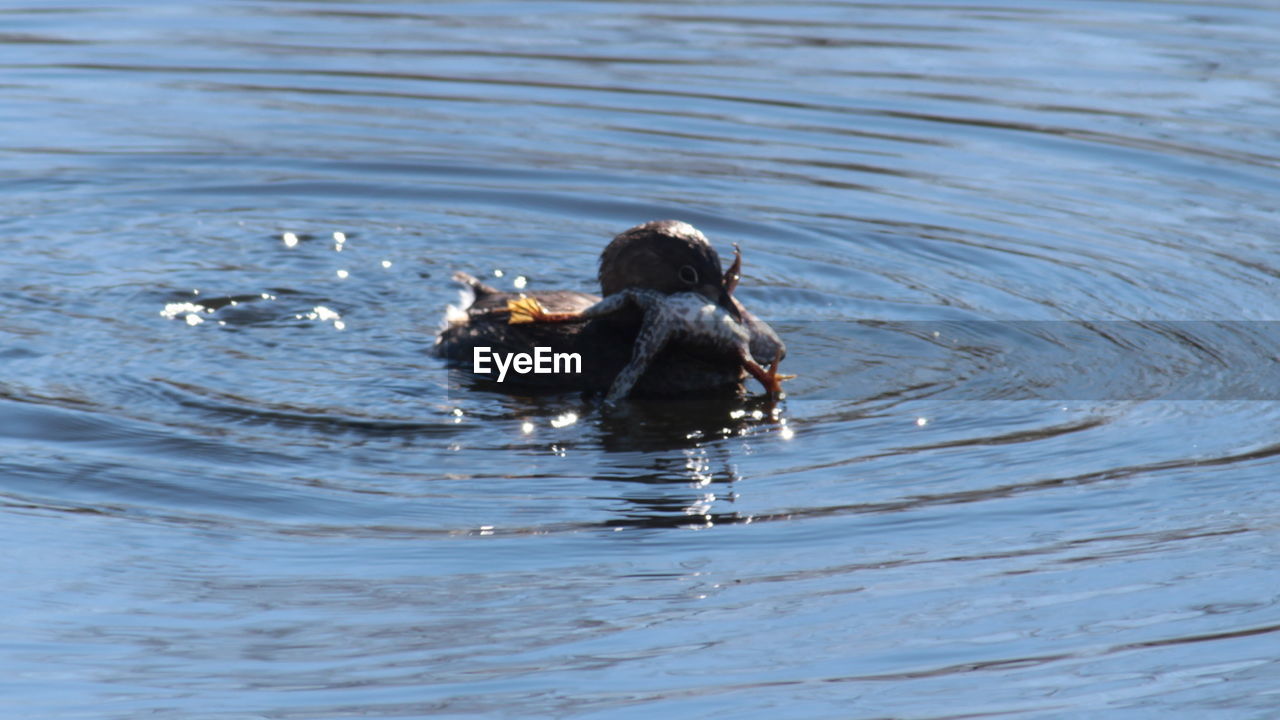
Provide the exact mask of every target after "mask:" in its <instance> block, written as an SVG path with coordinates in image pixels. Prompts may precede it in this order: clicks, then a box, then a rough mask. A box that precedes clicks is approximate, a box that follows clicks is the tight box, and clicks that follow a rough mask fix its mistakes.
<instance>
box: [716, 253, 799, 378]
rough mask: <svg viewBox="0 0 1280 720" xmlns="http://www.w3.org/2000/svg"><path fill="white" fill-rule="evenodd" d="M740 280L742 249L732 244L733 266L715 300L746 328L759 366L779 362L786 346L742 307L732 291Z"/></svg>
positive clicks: (752, 355) (771, 329)
mask: <svg viewBox="0 0 1280 720" xmlns="http://www.w3.org/2000/svg"><path fill="white" fill-rule="evenodd" d="M741 278H742V249H741V248H739V247H738V244H737V243H734V244H733V264H732V265H730V266H729V269H728V270H726V271H725V273H724V278H723V279H722V281H721V293H720V297H719V299H718V300H717V302H718V303H719V305H720V307H722V308H724V309H725V311H726V312H728V313H729V314H730V315H732V316H733V317H734V319H736V320H737V321H738V322H740V323H742V326H743V327H744V328H746V330H747V332H748V333H749V334H750V336H751V340H750V345H751V357H752V358H754V359H755V361H756V362H757V363H760V364H761V365H765V364H768V363H770V362H774V361H775V360H781V359H782V358H783V357H785V356H786V354H787V346H786V345H784V344H783V342H782V338H780V337H778V334H777V333H776V332H774V331H773V328H771V327H769V324H768V323H766V322H765V321H763V320H761V319H760V318H758V317H756V316H755V315H752V314H751V311H749V310H747V309H746V308H745V307H743V305H742V303H741V302H738V298H736V297H734V296H733V291H734V290H736V289H738V281H739V280H740V279H741Z"/></svg>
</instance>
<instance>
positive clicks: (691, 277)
mask: <svg viewBox="0 0 1280 720" xmlns="http://www.w3.org/2000/svg"><path fill="white" fill-rule="evenodd" d="M680 280H681V281H682V282H684V284H686V285H697V284H698V271H697V270H695V269H694V267H693V266H692V265H685V266H684V267H682V268H680Z"/></svg>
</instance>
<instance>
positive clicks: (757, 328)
mask: <svg viewBox="0 0 1280 720" xmlns="http://www.w3.org/2000/svg"><path fill="white" fill-rule="evenodd" d="M737 269H738V263H737V262H735V263H734V267H733V268H731V269H730V270H729V272H725V271H724V270H723V269H721V267H720V255H719V254H718V253H716V249H715V248H714V247H712V246H711V243H710V242H709V241H708V240H707V238H706V236H705V235H703V234H702V233H701V232H699V231H698V229H697V228H695V227H694V226H692V225H690V224H689V223H686V222H681V221H679V220H654V221H652V222H647V223H644V224H643V225H637V226H635V227H633V228H631V229H630V230H626V231H625V232H623V233H621V234H619V235H618V236H617V237H615V238H614V239H613V241H612V242H610V243H609V245H608V246H607V247H606V248H605V249H604V252H602V253H601V254H600V273H599V277H600V291H601V293H602V294H604V295H605V296H606V297H607V296H609V295H612V294H614V293H616V292H619V291H621V290H624V289H626V288H645V289H649V290H657V291H659V292H662V293H667V294H672V293H678V292H695V293H698V294H699V295H702V296H703V297H705V298H706V299H707V300H708V301H709V302H712V303H715V304H716V305H719V306H720V307H721V308H723V309H724V310H725V311H726V312H728V313H729V314H730V315H731V316H733V317H734V318H735V319H736V320H738V321H739V322H741V323H742V324H743V326H744V327H745V328H746V329H747V331H748V333H750V336H751V354H752V356H754V357H755V358H756V360H757V361H758V362H761V363H767V362H770V361H772V360H773V358H774V355H775V353H776V352H782V353H784V354H785V347H784V346H783V344H782V340H781V339H780V338H779V337H778V335H777V334H776V333H775V332H774V331H773V328H771V327H769V325H768V324H766V323H764V322H763V321H761V320H760V319H759V318H757V317H755V316H754V315H752V314H751V313H750V312H748V311H747V309H746V308H745V307H743V306H742V303H740V302H739V301H738V300H737V298H735V297H733V290H734V288H735V286H736V285H737V282H738V278H737Z"/></svg>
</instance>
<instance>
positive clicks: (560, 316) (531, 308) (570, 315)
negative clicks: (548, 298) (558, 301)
mask: <svg viewBox="0 0 1280 720" xmlns="http://www.w3.org/2000/svg"><path fill="white" fill-rule="evenodd" d="M507 312H509V313H511V317H510V318H508V319H507V324H508V325H523V324H527V323H561V322H573V321H574V320H580V319H581V318H582V314H581V313H576V312H547V310H546V308H544V307H542V303H540V302H538V299H537V298H534V297H529V296H528V295H521V296H520V297H519V298H517V299H515V300H508V301H507Z"/></svg>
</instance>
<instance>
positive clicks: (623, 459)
mask: <svg viewBox="0 0 1280 720" xmlns="http://www.w3.org/2000/svg"><path fill="white" fill-rule="evenodd" d="M781 415H782V413H781V410H780V408H778V407H777V406H776V404H775V403H773V402H771V401H770V400H768V399H767V398H763V397H750V398H745V399H744V398H742V397H740V396H739V395H738V394H736V393H733V392H726V393H723V394H719V395H715V396H711V397H698V398H690V399H682V400H674V401H673V400H648V401H646V400H641V401H632V402H630V403H628V404H627V406H626V407H625V408H621V407H620V408H618V409H617V410H615V411H613V412H608V413H603V414H601V415H600V416H599V418H598V420H597V426H598V428H599V431H600V439H601V445H602V446H603V448H604V449H605V450H606V451H607V453H608V454H606V455H605V456H604V460H605V463H606V465H605V466H604V467H602V468H600V470H599V471H597V472H596V474H595V475H594V479H597V480H605V481H609V482H612V483H619V482H625V483H633V484H634V485H633V487H632V488H626V489H624V490H623V491H622V492H621V493H619V495H618V497H617V499H618V500H619V501H620V502H619V507H618V516H617V517H616V518H614V519H612V520H610V521H608V522H607V523H606V524H607V525H610V526H614V527H632V528H635V527H644V528H668V527H686V528H705V527H712V526H714V525H727V524H734V523H741V522H746V521H748V520H749V519H750V518H749V517H748V516H744V515H741V514H740V513H738V512H736V511H734V510H730V509H727V508H726V506H728V505H730V504H731V503H733V501H734V499H735V493H734V489H733V486H734V484H735V483H736V482H738V481H739V480H741V479H742V476H741V475H740V474H739V472H738V469H737V467H736V463H735V462H734V459H735V454H737V453H741V452H744V451H745V448H744V443H749V442H751V438H752V437H755V436H758V435H761V434H768V433H770V432H772V431H774V430H775V429H776V428H778V427H780V422H781ZM734 438H742V440H740V441H735V440H734Z"/></svg>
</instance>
